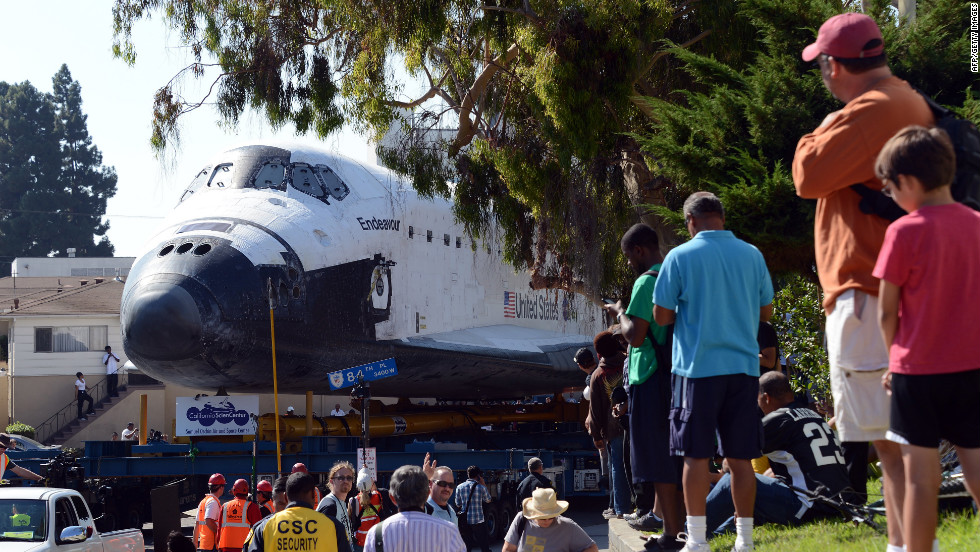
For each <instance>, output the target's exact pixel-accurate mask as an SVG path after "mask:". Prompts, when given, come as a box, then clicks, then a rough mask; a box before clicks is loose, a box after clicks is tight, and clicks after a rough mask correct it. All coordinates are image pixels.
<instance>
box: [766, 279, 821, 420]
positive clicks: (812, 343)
mask: <svg viewBox="0 0 980 552" xmlns="http://www.w3.org/2000/svg"><path fill="white" fill-rule="evenodd" d="M777 287H778V291H777V292H776V298H775V300H774V301H773V307H774V314H773V317H772V325H773V327H774V328H776V333H777V335H778V336H779V348H780V352H781V353H782V354H783V355H785V356H787V357H789V359H790V362H789V363H790V365H791V368H790V374H789V375H790V380H791V381H792V383H793V388H794V389H795V390H796V391H797V392H801V391H807V392H808V393H809V394H810V396H811V397H813V398H814V399H815V400H817V401H829V399H830V366H829V363H828V360H827V351H826V349H825V348H824V335H823V334H824V312H823V306H822V305H821V299H822V297H823V294H822V293H821V292H820V286H819V285H818V284H817V283H816V282H815V281H814V280H813V279H812V278H807V277H805V276H802V275H799V274H797V275H793V276H789V277H786V278H784V279H782V281H778V282H777Z"/></svg>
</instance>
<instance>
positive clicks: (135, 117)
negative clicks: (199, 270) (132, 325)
mask: <svg viewBox="0 0 980 552" xmlns="http://www.w3.org/2000/svg"><path fill="white" fill-rule="evenodd" d="M3 19H4V25H3V27H4V30H3V32H2V33H0V81H6V82H9V83H19V82H23V81H30V82H31V83H32V84H33V85H34V86H35V87H37V88H38V89H40V90H43V91H46V92H50V91H51V77H52V76H54V74H55V72H57V70H58V68H59V67H61V64H62V63H66V64H68V69H69V70H70V71H71V73H72V77H73V78H74V79H75V80H76V81H78V82H79V83H80V84H81V87H82V101H83V110H84V111H85V113H86V114H87V115H88V129H89V133H90V134H91V135H92V138H93V141H94V142H95V144H96V145H97V146H98V147H99V149H100V150H101V151H102V154H103V163H104V164H106V165H111V166H114V167H115V168H116V171H117V173H118V175H119V182H118V184H117V191H116V195H115V197H113V198H112V199H110V200H109V204H108V209H107V213H108V215H107V219H108V220H109V224H110V229H109V239H110V240H111V241H112V243H113V244H114V245H115V246H116V256H135V255H137V254H138V253H139V252H140V250H141V248H142V245H143V242H144V241H145V240H146V239H148V238H149V237H150V235H151V234H152V233H153V231H154V229H155V228H156V227H157V225H159V224H160V222H161V220H160V219H161V218H162V217H163V216H164V215H166V214H167V213H168V212H169V211H170V209H172V208H173V206H174V205H175V204H176V203H177V199H178V198H179V197H180V193H181V192H182V191H183V189H184V188H185V187H186V186H187V184H189V183H190V181H191V179H192V178H193V176H194V175H195V174H196V173H197V171H199V170H200V169H201V168H203V167H204V165H205V163H206V162H207V160H208V159H210V158H211V157H212V156H213V155H215V154H216V153H220V152H221V151H223V150H226V149H229V148H231V147H235V146H237V145H240V144H242V143H244V142H253V141H259V140H269V139H278V140H300V141H303V142H316V143H319V144H322V145H323V146H326V147H327V148H329V149H331V150H334V151H337V152H340V153H342V154H344V155H347V156H350V157H353V158H355V159H358V160H362V161H363V160H368V161H372V162H373V161H374V148H373V147H372V146H369V145H368V144H367V141H366V140H365V139H364V138H362V137H361V136H359V135H357V134H355V133H354V132H352V131H349V130H345V131H344V132H342V133H339V134H337V135H335V136H331V137H329V138H328V139H326V140H324V141H318V140H316V138H315V137H313V136H307V137H296V136H295V132H294V129H292V128H291V127H288V128H283V129H281V130H280V131H279V132H273V131H272V129H271V127H269V125H268V124H266V123H265V120H264V118H263V117H262V115H261V114H254V113H253V114H246V115H245V116H244V117H243V118H242V122H241V123H240V124H239V126H238V127H237V128H235V129H226V128H225V127H224V125H222V124H221V123H220V121H219V120H218V114H217V111H216V110H214V109H213V108H211V107H210V106H205V107H202V108H201V109H198V110H197V111H195V112H193V113H191V114H189V115H187V116H185V117H184V118H183V119H182V125H181V136H182V140H181V145H180V147H179V148H178V149H171V150H170V151H168V155H167V159H165V160H163V161H161V160H158V159H157V158H155V157H154V155H153V152H152V150H151V149H150V143H149V139H150V119H151V114H152V103H153V94H154V92H156V90H157V89H158V88H160V87H161V86H163V85H164V84H166V82H167V81H169V80H170V78H171V77H172V76H173V75H175V74H176V73H177V72H178V71H179V70H180V69H181V68H182V67H184V66H186V65H187V64H188V63H189V62H190V61H191V57H190V53H189V52H188V51H187V50H186V49H185V48H182V47H181V46H180V44H179V41H178V38H179V37H178V35H177V34H176V33H174V32H171V31H170V30H169V29H167V28H166V27H165V25H164V22H163V20H162V19H161V18H160V17H155V18H153V19H151V20H149V21H142V22H140V23H139V24H138V25H137V27H136V28H135V29H134V32H133V39H134V43H135V45H136V52H137V60H136V65H135V66H134V67H130V66H128V65H126V64H125V63H124V62H122V61H121V60H118V59H115V58H113V57H112V0H84V1H82V2H79V1H70V0H60V1H55V0H31V1H27V2H3ZM184 83H185V86H184V93H185V96H186V97H188V98H194V99H197V98H199V97H200V96H201V93H200V88H201V87H200V85H199V83H195V82H193V81H191V80H185V81H184Z"/></svg>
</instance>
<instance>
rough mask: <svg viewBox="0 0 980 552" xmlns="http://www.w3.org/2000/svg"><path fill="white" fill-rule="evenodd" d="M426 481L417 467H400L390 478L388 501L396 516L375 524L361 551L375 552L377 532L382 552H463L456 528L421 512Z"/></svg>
mask: <svg viewBox="0 0 980 552" xmlns="http://www.w3.org/2000/svg"><path fill="white" fill-rule="evenodd" d="M428 495H429V478H428V477H426V475H425V473H424V472H423V471H422V468H420V467H418V466H402V467H400V468H398V469H397V470H395V473H394V474H392V476H391V499H392V500H394V502H395V504H396V505H398V513H397V514H395V515H393V516H391V517H390V518H388V519H386V520H384V521H383V522H382V523H379V524H378V525H375V526H374V527H372V528H371V530H370V531H369V532H368V534H367V538H366V539H365V540H364V552H375V550H376V548H375V543H376V542H377V540H378V536H377V533H378V531H381V541H382V545H383V547H384V550H385V552H415V551H417V550H426V551H427V552H464V551H465V550H466V545H465V544H463V538H462V537H460V536H459V529H457V528H456V526H455V525H453V524H451V523H449V522H448V521H445V520H441V519H436V518H435V517H433V516H430V515H427V514H426V513H425V511H424V506H425V501H426V499H427V497H428Z"/></svg>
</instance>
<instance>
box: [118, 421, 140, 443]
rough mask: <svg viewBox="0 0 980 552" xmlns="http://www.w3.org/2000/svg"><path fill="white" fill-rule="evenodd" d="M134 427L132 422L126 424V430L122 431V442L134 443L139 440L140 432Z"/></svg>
mask: <svg viewBox="0 0 980 552" xmlns="http://www.w3.org/2000/svg"><path fill="white" fill-rule="evenodd" d="M135 426H136V424H134V423H133V422H129V423H128V424H126V429H124V430H122V440H123V441H135V440H137V439H139V438H140V430H139V428H138V427H135Z"/></svg>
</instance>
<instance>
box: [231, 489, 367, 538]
mask: <svg viewBox="0 0 980 552" xmlns="http://www.w3.org/2000/svg"><path fill="white" fill-rule="evenodd" d="M313 487H314V481H313V476H311V475H310V474H308V473H300V472H297V473H294V474H292V475H290V476H289V479H288V480H287V481H286V498H288V499H289V504H288V505H286V509H285V510H282V511H281V512H276V513H274V514H272V515H271V516H269V517H267V518H265V519H263V520H262V521H260V522H258V523H256V524H255V525H254V526H253V527H252V531H251V532H250V533H249V535H248V538H247V539H246V540H245V550H246V551H247V552H351V549H350V544H349V543H348V542H347V536H346V535H344V527H343V525H341V524H340V522H339V521H337V520H336V519H334V518H331V517H328V516H325V515H323V514H321V513H320V512H317V511H316V510H314V509H313V508H312V506H311V504H312V502H313Z"/></svg>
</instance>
